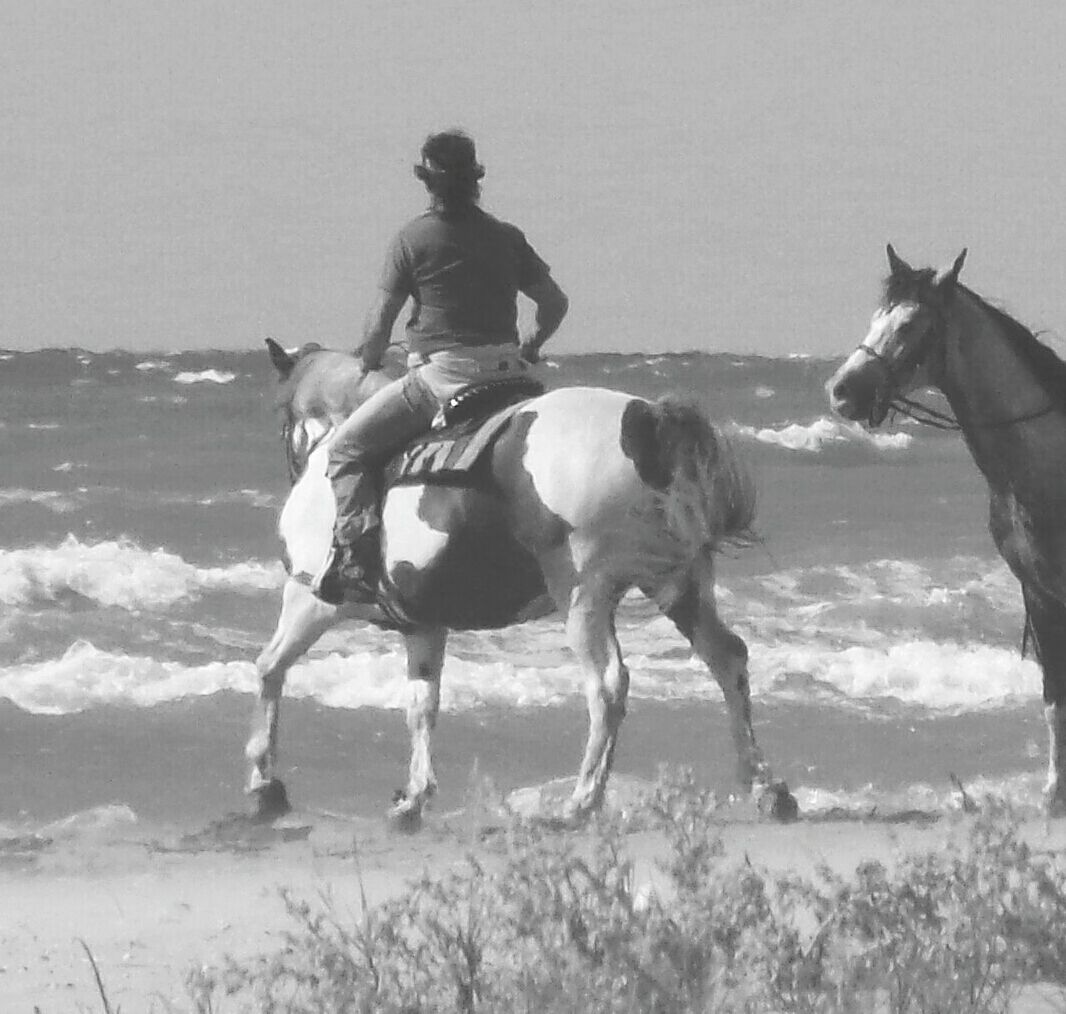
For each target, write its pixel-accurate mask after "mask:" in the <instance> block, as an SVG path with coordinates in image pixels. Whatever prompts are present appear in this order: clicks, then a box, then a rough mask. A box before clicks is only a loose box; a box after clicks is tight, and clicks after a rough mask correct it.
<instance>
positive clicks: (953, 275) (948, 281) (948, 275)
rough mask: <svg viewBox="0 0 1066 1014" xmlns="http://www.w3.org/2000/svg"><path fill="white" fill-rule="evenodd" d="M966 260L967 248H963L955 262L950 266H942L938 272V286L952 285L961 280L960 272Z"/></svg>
mask: <svg viewBox="0 0 1066 1014" xmlns="http://www.w3.org/2000/svg"><path fill="white" fill-rule="evenodd" d="M965 261H966V249H965V248H963V251H962V253H961V254H959V256H958V257H956V258H955V263H954V264H952V265H951V267H950V268H941V269H940V270H939V271H938V272H937V273H936V282H935V284H936V286H937V287H938V288H939V287H940V286H951V285H954V284H955V283H956V282H957V281H958V280H959V272H960V271H961V270H962V265H963V264H964V263H965Z"/></svg>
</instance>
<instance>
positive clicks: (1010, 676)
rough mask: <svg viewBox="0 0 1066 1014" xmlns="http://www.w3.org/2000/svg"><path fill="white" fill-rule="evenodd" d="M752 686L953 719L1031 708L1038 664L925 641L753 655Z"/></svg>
mask: <svg viewBox="0 0 1066 1014" xmlns="http://www.w3.org/2000/svg"><path fill="white" fill-rule="evenodd" d="M751 680H752V692H753V693H758V694H765V695H767V696H770V697H773V698H777V699H786V700H787V699H792V700H802V701H807V702H809V701H818V700H822V701H826V702H829V703H831V702H832V701H834V700H835V701H837V702H839V703H844V702H846V703H847V704H848V705H849V706H863V705H866V704H869V702H873V701H880V702H895V703H898V704H904V705H912V706H918V707H921V708H924V709H927V710H929V711H937V712H948V713H952V714H957V713H961V712H967V711H983V710H987V709H989V708H994V707H1003V706H1006V705H1016V704H1021V703H1023V702H1025V701H1031V700H1034V699H1035V698H1036V697H1038V696H1039V694H1040V685H1041V684H1040V669H1039V667H1038V666H1037V664H1036V663H1035V662H1033V661H1030V660H1028V659H1022V658H1021V657H1020V656H1019V654H1018V652H1017V651H1016V650H1012V649H1009V648H1000V647H995V646H992V645H984V644H959V643H955V642H936V641H925V640H918V641H907V642H902V643H899V644H892V645H889V646H887V647H881V646H876V647H875V646H863V645H856V646H852V647H849V648H844V649H842V650H832V649H830V650H826V647H825V646H824V645H821V646H811V647H807V648H804V647H802V646H799V645H780V646H776V647H771V648H762V649H760V650H758V651H756V650H754V649H753V651H752V659H751Z"/></svg>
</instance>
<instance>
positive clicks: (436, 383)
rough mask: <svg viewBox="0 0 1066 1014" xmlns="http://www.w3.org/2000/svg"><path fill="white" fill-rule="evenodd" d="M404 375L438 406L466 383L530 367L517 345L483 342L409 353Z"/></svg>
mask: <svg viewBox="0 0 1066 1014" xmlns="http://www.w3.org/2000/svg"><path fill="white" fill-rule="evenodd" d="M407 365H408V367H409V368H410V373H408V376H409V377H411V378H412V380H416V381H417V383H418V384H419V386H421V387H423V388H425V390H427V391H428V392H429V393H430V394H431V395H432V396H433V398H434V399H436V401H437V404H438V405H443V404H445V403H446V402H447V401H448V400H449V399H451V398H452V397H453V396H454V395H455V394H456V393H457V392H458V391H461V390H462V389H463V388H464V387H467V386H468V385H470V384H480V383H483V382H484V381H489V380H501V379H503V378H504V377H514V376H520V375H521V374H523V373H527V372H528V371H529V369H530V365H529V363H527V362H526V361H525V360H524V359H523V358H522V357H521V356H520V355H519V354H518V346H517V345H485V346H480V347H478V348H456V349H443V350H442V351H440V352H434V353H433V354H432V355H430V356H422V355H419V354H418V353H412V354H411V355H410V356H408V358H407Z"/></svg>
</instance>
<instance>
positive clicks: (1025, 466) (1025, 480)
mask: <svg viewBox="0 0 1066 1014" xmlns="http://www.w3.org/2000/svg"><path fill="white" fill-rule="evenodd" d="M944 340H945V349H944V364H943V375H942V377H941V378H940V382H939V386H940V388H941V390H942V391H943V392H944V394H945V396H946V397H947V399H948V402H949V403H950V404H951V408H952V411H953V412H954V413H955V417H956V419H958V421H959V424H960V425H961V427H962V431H963V435H964V436H965V438H966V443H967V445H968V446H969V448H970V451H971V453H972V454H973V457H974V460H975V461H976V463H977V466H978V468H980V470H981V472H982V473H983V474H984V476H985V478H986V479H988V481H989V483H990V484H991V485H992V486H993V487H994V488H997V489H1000V490H1010V491H1011V492H1013V493H1015V494H1016V495H1017V496H1018V497H1019V498H1020V499H1022V500H1023V501H1033V500H1038V499H1041V498H1047V497H1048V496H1052V497H1053V498H1054V499H1055V500H1056V501H1058V502H1063V501H1066V482H1063V481H1062V479H1061V478H1060V477H1059V476H1058V475H1057V473H1058V472H1059V471H1060V470H1059V469H1058V468H1057V467H1056V468H1049V467H1048V463H1049V461H1061V460H1063V457H1064V456H1066V419H1064V417H1063V414H1062V413H1061V412H1060V411H1058V410H1055V411H1051V412H1048V411H1046V410H1047V409H1048V408H1049V407H1050V406H1051V404H1052V396H1051V394H1050V393H1049V392H1048V390H1047V389H1046V388H1045V386H1044V385H1043V384H1042V383H1041V382H1040V380H1039V379H1038V377H1037V376H1036V373H1035V371H1034V368H1033V366H1032V365H1031V364H1030V363H1029V362H1027V361H1026V359H1025V357H1024V356H1023V355H1022V353H1021V352H1020V351H1019V349H1018V347H1017V345H1016V343H1015V339H1013V338H1012V337H1011V336H1010V335H1009V334H1007V333H1006V331H1005V330H1004V327H1003V325H1002V323H1001V322H1000V321H998V320H997V319H995V317H994V316H993V314H992V313H991V312H990V311H989V309H988V308H987V307H986V306H985V305H984V304H983V303H982V302H981V301H980V300H979V299H978V298H977V297H976V296H974V295H973V294H972V293H970V292H969V291H968V290H966V289H964V288H962V287H960V288H959V290H958V292H957V295H956V298H955V301H954V303H953V304H952V307H951V309H950V311H949V314H948V321H947V330H946V334H945V339H944ZM1051 487H1054V488H1051Z"/></svg>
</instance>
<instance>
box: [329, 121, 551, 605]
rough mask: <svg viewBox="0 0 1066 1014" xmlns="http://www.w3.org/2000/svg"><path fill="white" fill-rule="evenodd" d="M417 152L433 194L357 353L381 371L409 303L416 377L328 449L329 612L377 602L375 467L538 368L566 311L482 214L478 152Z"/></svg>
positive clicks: (360, 411) (515, 245)
mask: <svg viewBox="0 0 1066 1014" xmlns="http://www.w3.org/2000/svg"><path fill="white" fill-rule="evenodd" d="M421 154H422V161H421V162H420V163H419V164H417V165H415V167H414V172H415V175H416V176H417V177H418V178H419V179H420V180H421V181H422V182H423V183H424V184H425V186H426V189H427V190H428V191H429V195H430V206H429V209H428V210H427V211H426V212H424V213H423V214H421V215H419V216H418V217H417V218H415V219H413V220H412V221H410V222H408V223H407V225H405V226H404V227H403V228H402V229H401V230H400V232H399V233H398V234H397V236H396V238H395V239H394V240H393V242H392V246H391V247H390V249H389V252H388V255H387V257H386V260H385V268H384V271H383V273H382V277H381V284H380V288H379V292H378V296H377V299H376V301H375V303H374V305H373V306H372V307H371V309H370V311H369V313H368V315H367V319H366V324H365V326H364V332H363V344H362V346H361V348H360V349H359V350H358V354H359V356H360V358H361V359H362V365H363V369H364V370H365V371H368V372H369V371H375V370H379V369H380V367H381V359H382V355H383V354H384V351H385V348H386V347H387V346H388V344H389V340H390V337H391V334H392V327H393V324H394V323H395V321H396V318H397V316H398V315H399V312H400V310H401V309H402V307H403V305H404V303H405V302H407V300H408V298H410V299H411V300H412V301H413V303H412V309H411V316H410V318H409V319H408V322H407V339H408V343H409V359H408V365H409V366H410V367H411V369H410V370H409V371H408V372H407V374H406V375H405V376H403V377H401V378H400V379H399V380H394V381H392V382H391V383H385V384H384V386H382V387H381V389H380V390H379V391H378V392H377V393H376V394H374V395H373V396H372V397H371V398H369V399H368V400H367V401H366V402H364V403H363V404H361V405H360V406H359V407H358V408H357V409H356V410H355V411H354V412H352V414H351V415H350V416H349V417H348V419H347V420H346V421H345V422H344V423H343V424H342V425H341V427H340V428H339V429H338V431H337V433H336V435H335V437H334V439H333V442H332V444H331V447H330V456H329V476H330V480H331V483H332V487H333V493H334V497H335V498H336V503H337V515H336V521H335V524H334V532H333V548H332V550H331V552H330V553H329V555H328V556H327V557H326V561H325V564H324V566H323V568H322V570H321V571H320V572H319V573H318V574H317V575H316V577H315V580H314V584H313V586H312V587H313V590H314V592H315V594H316V595H317V596H318V597H319V598H321V599H322V600H323V601H325V602H328V603H330V604H333V605H338V604H340V603H341V602H343V601H362V602H367V601H369V602H372V601H374V600H375V597H376V594H375V592H376V587H377V583H378V578H379V571H380V547H379V539H378V531H379V526H380V508H379V504H378V501H379V491H378V481H377V474H378V469H379V467H380V466H381V465H382V464H383V463H384V462H385V461H386V460H387V459H388V458H389V457H391V456H392V454H394V453H395V452H396V451H398V450H399V449H400V448H401V447H403V445H404V444H406V443H407V442H408V441H409V440H411V439H412V438H413V437H415V436H417V435H418V434H419V433H422V432H424V431H425V430H428V429H429V428H430V425H431V423H432V421H433V419H434V417H435V416H436V415H437V412H438V411H439V410H440V408H441V406H442V405H443V404H444V403H445V402H447V401H448V399H449V398H451V397H452V396H453V395H454V394H455V393H456V392H457V391H459V390H460V389H461V388H463V387H465V386H467V385H468V384H471V383H474V382H485V381H492V380H496V379H502V378H508V377H514V376H515V375H516V374H519V373H521V372H522V371H524V370H526V369H527V366H528V364H530V363H535V362H537V360H538V358H539V350H540V347H541V346H542V345H543V344H544V343H545V342H546V341H547V340H548V339H549V338H550V337H551V336H552V335H553V334H554V333H555V331H556V330H557V328H558V327H559V325H560V324H561V323H562V320H563V317H564V316H565V315H566V311H567V308H568V306H569V303H568V300H567V297H566V295H565V294H564V293H563V291H562V289H560V288H559V286H558V285H557V284H556V282H555V281H554V279H553V278H552V277H551V275H550V273H549V269H548V265H547V264H545V263H544V261H543V260H541V258H540V257H539V256H538V255H537V253H536V252H535V251H534V250H533V248H532V247H531V246H530V245H529V243H527V242H526V238H525V236H524V235H523V234H522V232H521V231H520V230H519V229H517V228H515V226H513V225H510V224H508V223H506V222H502V221H500V220H499V219H496V218H494V217H493V216H492V215H490V214H488V213H487V212H485V211H483V210H482V209H481V208H480V207H479V205H478V201H479V198H480V193H481V186H480V182H479V181H480V180H481V178H482V176H484V174H485V170H484V169H483V168H482V166H480V165H479V164H478V161H477V156H476V152H475V148H474V142H473V141H472V140H471V139H470V138H469V137H468V136H467V135H466V134H464V133H463V132H461V131H458V130H449V131H445V132H443V133H440V134H433V135H431V136H430V137H428V138H427V139H426V142H425V144H423V146H422V153H421ZM519 292H522V293H524V294H525V295H526V296H528V297H529V298H530V299H532V300H533V301H534V303H535V304H536V318H535V326H534V329H533V331H532V333H531V334H529V335H528V336H527V337H525V338H524V339H523V340H522V341H521V342H519V339H518V329H517V305H516V302H517V294H518V293H519Z"/></svg>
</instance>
